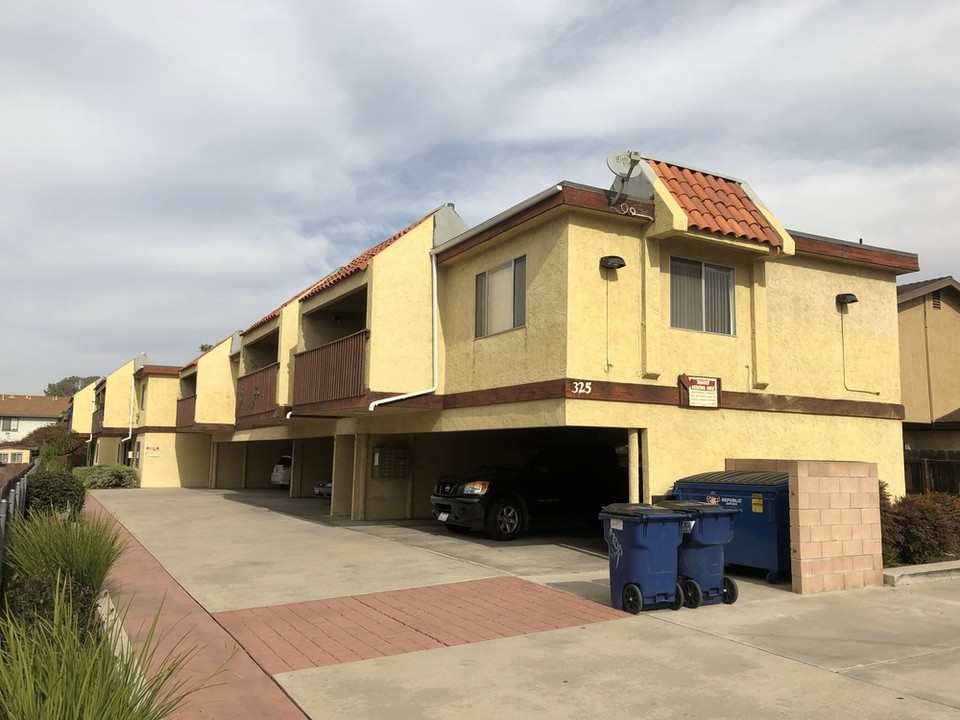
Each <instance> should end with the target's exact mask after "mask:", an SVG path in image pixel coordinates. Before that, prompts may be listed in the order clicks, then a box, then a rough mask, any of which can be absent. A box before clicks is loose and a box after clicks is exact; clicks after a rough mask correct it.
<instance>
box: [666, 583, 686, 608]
mask: <svg viewBox="0 0 960 720" xmlns="http://www.w3.org/2000/svg"><path fill="white" fill-rule="evenodd" d="M669 607H670V609H671V610H679V609H680V608H682V607H683V588H682V587H680V583H677V587H676V593H675V594H674V596H673V602H672V603H670V605H669Z"/></svg>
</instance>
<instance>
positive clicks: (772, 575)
mask: <svg viewBox="0 0 960 720" xmlns="http://www.w3.org/2000/svg"><path fill="white" fill-rule="evenodd" d="M767 582H768V583H770V584H771V585H779V584H780V573H777V572H773V571H772V570H771V571H770V572H768V573H767Z"/></svg>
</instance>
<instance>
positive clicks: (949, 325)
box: [897, 277, 960, 493]
mask: <svg viewBox="0 0 960 720" xmlns="http://www.w3.org/2000/svg"><path fill="white" fill-rule="evenodd" d="M897 305H898V309H899V313H898V315H899V325H900V327H899V330H900V374H901V386H902V393H903V407H904V418H903V443H904V448H903V450H904V460H905V463H906V490H907V492H910V493H925V492H949V493H960V387H958V385H957V383H956V379H955V378H956V366H955V364H954V363H955V362H956V352H957V347H958V346H960V283H958V282H957V281H956V280H955V279H953V278H952V277H942V278H936V279H934V280H923V281H920V282H915V283H908V284H906V285H901V286H900V287H898V288H897Z"/></svg>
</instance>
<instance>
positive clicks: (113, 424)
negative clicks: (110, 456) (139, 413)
mask: <svg viewBox="0 0 960 720" xmlns="http://www.w3.org/2000/svg"><path fill="white" fill-rule="evenodd" d="M133 371H134V361H133V360H131V361H130V362H127V363H124V364H123V365H121V366H120V367H118V368H117V369H116V370H114V371H113V372H112V373H110V374H109V375H107V381H106V388H105V399H106V405H104V408H103V426H104V427H105V428H107V427H110V428H119V427H124V428H125V427H128V426H129V424H130V420H131V418H130V399H131V396H132V393H133V387H132V384H131V383H132V380H133ZM134 412H136V410H134ZM111 462H112V461H111Z"/></svg>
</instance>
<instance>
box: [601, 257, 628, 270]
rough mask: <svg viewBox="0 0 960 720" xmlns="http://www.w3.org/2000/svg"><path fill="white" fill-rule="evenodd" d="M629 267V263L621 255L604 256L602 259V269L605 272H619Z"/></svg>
mask: <svg viewBox="0 0 960 720" xmlns="http://www.w3.org/2000/svg"><path fill="white" fill-rule="evenodd" d="M626 266H627V261H626V260H624V259H623V258H622V257H620V256H619V255H604V256H603V257H602V258H600V267H602V268H603V269H604V270H619V269H620V268H622V267H626Z"/></svg>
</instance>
